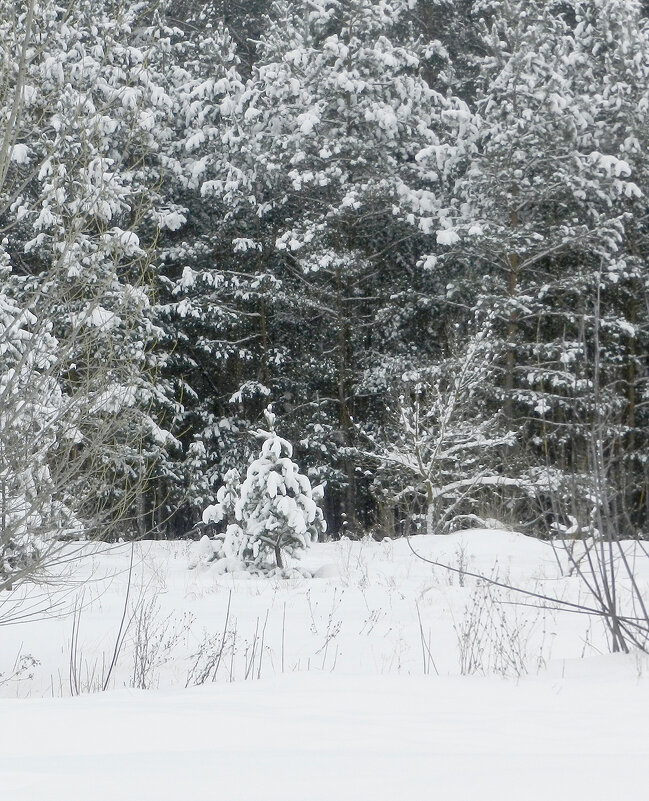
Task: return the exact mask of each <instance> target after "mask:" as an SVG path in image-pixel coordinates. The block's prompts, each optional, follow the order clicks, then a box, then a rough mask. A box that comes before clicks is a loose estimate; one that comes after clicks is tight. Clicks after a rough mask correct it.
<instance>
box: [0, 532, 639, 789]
mask: <svg viewBox="0 0 649 801" xmlns="http://www.w3.org/2000/svg"><path fill="white" fill-rule="evenodd" d="M412 544H413V547H414V548H416V550H417V551H418V552H420V553H421V554H422V555H424V556H425V557H427V558H431V559H433V560H435V561H440V562H443V563H445V564H449V565H451V566H453V567H456V568H460V569H464V570H469V571H472V572H477V573H483V574H486V575H492V576H498V577H499V578H500V579H501V580H504V581H505V582H510V583H512V584H514V585H517V586H518V585H520V586H524V587H526V588H528V589H533V590H537V591H540V592H542V593H545V594H548V595H552V596H553V597H557V598H562V599H565V600H578V599H581V600H587V598H586V596H585V594H584V589H583V586H582V584H581V582H580V581H579V579H578V578H577V577H576V576H568V575H565V574H566V572H567V571H566V570H565V564H566V559H565V554H563V553H562V552H561V550H556V549H553V547H552V546H551V545H549V544H548V543H543V542H539V541H536V540H532V539H528V538H526V537H523V536H521V535H519V534H514V533H508V532H502V531H469V532H462V533H459V534H455V535H451V536H448V537H417V538H415V539H413V541H412ZM87 551H88V553H87V556H86V558H85V559H84V560H83V561H82V562H77V561H72V562H71V563H70V565H68V566H66V567H65V568H64V570H63V572H64V574H65V575H64V576H63V577H62V579H61V582H57V583H55V584H54V585H53V586H52V587H51V588H49V589H47V590H43V589H42V588H41V589H39V590H38V591H36V590H32V591H30V592H28V593H27V594H26V596H23V595H22V594H21V593H14V594H10V593H4V594H3V597H2V598H0V616H2V618H3V619H4V622H5V623H7V625H4V626H2V628H0V638H1V642H2V649H1V652H0V672H1V673H3V674H4V677H3V679H2V680H0V681H2V682H3V683H2V684H0V694H1V695H2V696H3V698H2V700H0V724H1V725H0V777H1V782H0V786H1V787H2V792H1V793H0V798H2V799H3V801H4V799H5V798H6V799H14V798H16V799H18V798H20V799H21V801H23V800H25V801H27V800H28V799H34V801H56V799H66V801H76V799H84V801H92V799H102V801H103V800H105V801H109V799H110V801H130V799H134V800H135V799H138V801H146V800H148V799H151V801H163V800H164V799H174V801H181V800H182V801H184V800H185V799H187V801H208V799H219V800H220V799H223V801H234V800H235V799H250V801H257V800H259V801H272V800H273V799H282V801H292V799H295V800H296V801H297V800H298V799H299V800H300V801H309V800H310V799H313V800H314V801H315V799H327V801H346V800H347V799H349V801H360V800H361V799H372V801H380V799H390V801H393V800H394V799H404V800H405V801H410V800H411V799H412V800H413V801H414V799H430V798H436V797H439V798H440V799H443V800H444V801H449V800H450V799H458V801H460V800H461V801H474V799H475V801H479V800H482V799H491V798H493V799H496V798H497V799H499V801H506V800H507V799H517V801H518V799H525V800H526V801H531V800H532V799H544V801H545V800H546V799H547V798H552V799H555V801H563V799H566V801H567V800H568V799H569V800H570V801H577V800H578V799H582V798H583V799H588V800H589V801H593V800H594V799H607V800H608V799H610V798H611V797H613V796H616V797H619V798H624V799H626V801H629V799H638V801H644V799H646V798H647V797H648V796H647V793H648V792H649V791H648V790H647V778H648V777H649V770H648V768H649V725H647V720H649V682H648V680H647V677H648V676H649V661H647V659H646V658H645V657H641V656H638V655H629V656H620V655H615V656H612V655H608V654H607V653H606V651H607V648H606V639H605V635H604V631H603V628H602V625H601V622H599V621H598V620H597V619H593V618H591V617H588V616H584V615H579V614H573V613H566V612H557V611H553V610H549V609H546V610H541V609H538V608H532V607H530V606H526V605H520V604H519V603H513V601H521V600H524V599H521V597H520V596H517V595H515V594H514V593H513V592H511V591H508V590H504V589H489V588H487V587H485V586H484V585H483V584H480V583H479V582H476V580H475V579H474V578H472V577H470V576H466V575H464V576H460V575H458V574H454V573H452V572H449V571H446V570H444V569H442V568H439V567H434V566H432V565H430V564H428V563H426V562H424V561H421V560H418V559H417V558H416V557H415V556H414V555H413V553H412V551H411V550H410V548H409V546H408V543H407V542H406V541H405V540H397V541H387V540H386V541H383V542H372V541H363V542H350V541H343V542H340V543H328V544H322V545H316V546H314V547H313V548H312V549H311V550H310V552H309V553H308V554H307V556H306V558H305V560H304V561H303V565H304V566H306V567H308V568H309V569H310V570H311V571H312V572H314V573H315V576H316V577H314V578H303V577H296V578H292V579H279V578H260V577H255V578H251V577H244V576H241V575H235V576H232V575H228V574H225V575H221V574H219V573H218V571H217V570H216V569H215V568H214V566H209V565H202V564H199V565H198V566H197V567H196V568H195V569H193V570H189V569H188V567H187V565H188V563H191V562H192V561H196V555H197V552H199V551H200V548H199V546H197V545H192V544H190V543H178V542H176V543H154V542H144V543H138V544H137V545H135V546H134V548H133V550H131V546H128V545H121V546H117V547H111V548H105V547H104V548H99V547H98V546H92V547H89V548H88V549H87ZM131 556H132V557H133V571H132V575H131V580H130V590H129V591H128V593H127V584H128V581H129V570H128V568H129V564H130V561H131ZM645 561H647V560H646V559H644V560H643V561H642V562H640V563H639V567H638V576H639V579H640V582H641V583H642V584H643V585H645V586H646V585H647V584H649V570H647V569H646V566H645V564H644V562H645ZM25 612H29V613H30V619H29V620H28V622H24V623H20V622H17V621H15V620H14V622H13V623H11V624H9V619H10V618H14V619H16V618H18V617H19V616H20V615H21V614H23V613H25ZM122 619H124V623H123V625H122V626H121V634H120V623H121V621H122ZM29 657H32V658H33V659H34V660H37V662H36V663H35V664H32V661H31V659H29ZM113 662H114V665H113V667H112V669H111V664H112V663H113ZM20 668H23V669H22V670H21V669H20ZM104 685H106V686H107V691H106V692H95V691H97V690H100V689H101V688H102V687H103V686H104ZM145 690H146V691H145ZM77 695H78V696H79V697H70V696H77Z"/></svg>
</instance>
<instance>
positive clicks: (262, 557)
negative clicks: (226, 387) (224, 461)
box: [226, 413, 326, 569]
mask: <svg viewBox="0 0 649 801" xmlns="http://www.w3.org/2000/svg"><path fill="white" fill-rule="evenodd" d="M266 419H267V421H268V422H269V423H270V425H271V430H270V431H264V430H260V431H258V435H259V436H260V437H262V438H263V443H262V446H261V452H260V454H259V456H258V457H257V459H255V460H254V461H253V462H252V463H251V465H250V466H249V467H248V471H247V473H246V478H245V479H244V481H243V483H242V484H241V488H240V497H239V499H238V500H237V502H236V504H235V518H236V524H235V526H229V527H228V530H227V533H226V547H229V549H230V550H232V544H230V543H229V542H228V540H235V539H236V537H237V535H238V536H239V538H240V539H239V541H238V543H237V544H236V551H237V555H238V556H240V557H241V558H242V559H243V561H244V562H245V563H246V564H247V565H249V566H254V567H259V568H268V567H269V566H271V565H273V564H274V565H275V566H276V567H277V568H279V569H282V568H284V567H285V564H284V556H283V555H284V554H288V555H290V556H294V557H296V556H299V555H300V553H301V551H303V550H304V549H305V548H308V547H309V545H310V544H311V542H312V541H314V540H317V539H318V538H320V537H321V536H322V535H323V534H324V533H325V531H326V524H325V521H324V518H323V515H322V510H321V509H320V508H319V506H318V501H319V500H320V499H321V498H322V494H323V492H322V487H316V488H312V487H311V482H310V481H309V479H308V478H307V477H306V476H305V475H304V474H302V473H300V471H299V468H298V466H297V464H296V463H295V462H294V461H293V459H292V457H293V448H292V446H291V444H290V443H289V442H287V441H286V440H285V439H282V438H281V437H279V436H278V435H277V434H276V433H275V431H274V430H273V429H272V426H273V423H274V418H273V415H271V414H270V413H267V415H266ZM237 527H238V531H236V530H235V529H236V528H237Z"/></svg>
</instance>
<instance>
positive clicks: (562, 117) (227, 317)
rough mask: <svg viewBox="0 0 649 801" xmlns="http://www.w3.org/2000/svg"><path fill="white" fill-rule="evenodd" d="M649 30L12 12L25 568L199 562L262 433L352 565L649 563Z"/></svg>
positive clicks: (237, 7) (419, 12)
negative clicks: (369, 546) (228, 478)
mask: <svg viewBox="0 0 649 801" xmlns="http://www.w3.org/2000/svg"><path fill="white" fill-rule="evenodd" d="M19 5H20V6H21V8H18V6H19ZM646 5H647V4H644V5H643V4H641V3H638V2H635V0H574V1H573V2H549V1H546V0H454V1H451V0H421V1H420V2H418V1H417V0H378V2H369V1H368V0H344V1H341V2H337V0H322V2H311V0H281V1H280V2H268V0H250V2H245V3H243V2H242V3H235V2H230V0H223V2H218V1H216V0H215V2H209V3H207V4H205V3H201V2H195V1H194V2H189V1H187V2H171V1H170V2H160V3H156V4H153V5H152V4H150V3H147V2H145V3H135V2H118V0H71V2H68V3H62V4H61V5H60V6H59V5H58V4H56V3H54V4H53V3H49V2H40V0H31V1H30V2H28V3H25V4H4V6H3V7H2V9H1V10H0V54H1V57H2V74H1V85H0V125H1V126H2V127H1V129H0V137H1V138H0V228H1V233H0V236H1V237H2V240H1V244H0V278H1V281H2V283H1V284H0V359H2V375H1V377H0V401H1V410H0V417H1V420H0V423H1V424H2V433H1V434H0V485H1V490H2V492H1V497H2V501H1V503H2V532H3V535H2V542H3V547H4V549H5V552H6V553H9V552H10V550H11V548H17V547H18V546H17V542H18V540H19V539H20V537H21V536H22V533H23V532H25V531H27V530H30V531H31V532H32V533H33V532H34V531H35V530H36V531H39V532H40V533H41V534H42V535H43V536H46V535H48V534H49V533H51V532H52V531H57V532H59V533H61V532H62V531H63V532H66V533H70V532H76V533H80V532H84V533H87V532H95V533H96V534H99V535H100V536H111V537H113V536H134V535H137V536H145V535H146V536H156V537H177V536H183V535H186V534H187V533H188V532H190V531H192V530H193V529H194V527H195V526H196V525H197V523H199V521H200V520H201V514H202V511H203V509H205V507H207V506H208V505H209V504H210V503H212V502H213V500H214V497H215V495H216V491H217V489H218V488H219V487H220V486H221V484H222V483H223V477H224V475H225V474H226V472H227V471H228V470H230V469H231V468H235V467H236V468H237V469H239V471H240V472H245V469H246V465H247V464H248V462H249V460H250V458H251V456H253V455H254V454H255V453H256V452H257V451H258V438H257V436H256V432H257V431H258V429H259V428H260V427H262V428H263V425H264V423H263V419H264V418H263V412H264V410H265V409H266V408H267V407H268V406H269V405H272V410H273V412H274V414H275V416H276V423H275V424H276V428H277V430H278V431H279V433H280V434H281V436H282V437H284V438H286V439H287V440H289V441H291V442H292V443H293V445H294V448H295V451H294V453H295V458H296V459H297V460H298V461H299V463H300V465H301V466H302V468H303V469H304V471H305V472H307V473H308V474H309V476H310V478H311V481H312V483H313V484H319V483H322V482H326V492H325V500H324V508H325V518H326V520H327V523H328V530H329V532H330V534H332V535H334V536H339V535H341V534H346V535H348V536H357V535H362V534H363V533H365V532H367V531H370V530H371V531H372V532H374V533H375V534H376V535H377V536H385V535H388V536H393V535H398V534H403V533H412V532H415V531H418V530H424V529H425V530H429V531H436V532H444V531H448V530H451V529H453V528H458V527H462V526H466V525H474V524H476V523H479V524H487V525H489V524H490V521H491V520H498V521H499V522H500V523H501V524H505V525H511V526H515V527H518V528H519V529H521V530H523V531H526V532H529V533H534V534H536V535H539V536H548V535H551V534H552V533H553V532H558V531H564V532H565V531H568V532H573V533H576V532H578V531H580V530H581V531H591V532H592V531H593V530H597V531H599V532H600V533H602V534H604V535H605V534H606V530H605V529H606V527H610V528H611V530H612V529H614V530H615V531H616V533H618V534H620V535H624V536H647V535H649V519H648V518H649V465H648V456H649V450H648V434H649V384H648V377H649V356H648V354H649V350H648V340H649V266H648V265H649V262H648V259H649V239H648V236H647V235H648V233H649V218H648V211H649V201H648V195H649V125H648V124H647V122H648V117H649V27H648V25H647V22H646V19H645V17H646V12H647V8H646V7H645V6H646ZM23 6H24V7H23ZM602 529H604V530H602Z"/></svg>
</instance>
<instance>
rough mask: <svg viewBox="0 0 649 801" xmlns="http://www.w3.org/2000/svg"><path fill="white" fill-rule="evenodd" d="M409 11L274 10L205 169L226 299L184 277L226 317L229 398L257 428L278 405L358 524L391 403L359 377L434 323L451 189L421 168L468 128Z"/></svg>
mask: <svg viewBox="0 0 649 801" xmlns="http://www.w3.org/2000/svg"><path fill="white" fill-rule="evenodd" d="M407 10H408V4H405V3H401V2H397V0H390V2H382V3H370V2H365V0H363V1H362V2H361V1H360V0H357V1H356V2H352V3H345V4H343V3H336V2H330V3H325V4H322V5H320V6H314V5H309V4H304V3H301V2H282V3H276V4H273V8H272V15H271V19H270V20H269V24H268V26H267V30H266V32H265V34H264V36H263V37H262V38H261V40H260V42H259V43H258V47H257V60H256V63H255V65H254V68H253V71H252V75H251V76H250V78H249V79H248V80H247V81H246V82H245V86H244V88H243V91H239V90H237V92H236V93H235V95H234V100H235V101H236V102H235V103H234V104H233V105H229V106H228V108H227V111H228V113H227V115H225V114H223V113H222V115H221V130H222V135H221V140H220V145H219V144H218V143H217V142H214V143H211V145H210V147H209V148H208V149H207V151H206V152H205V156H204V157H202V158H201V159H200V163H198V162H197V173H196V175H197V177H198V178H200V179H201V194H202V196H203V199H202V206H201V208H202V209H203V210H204V209H206V208H210V205H211V207H212V208H213V209H214V213H213V214H214V226H212V228H211V230H212V231H213V232H216V233H214V234H213V235H212V240H211V242H210V247H211V248H212V256H211V261H212V263H213V264H214V265H216V266H215V267H211V268H210V271H209V280H210V282H211V286H212V287H215V288H216V291H211V288H210V286H208V285H207V281H206V278H207V276H205V275H204V274H203V275H196V274H192V273H186V281H185V285H184V289H185V291H184V292H181V293H180V295H179V296H180V297H182V298H183V300H182V301H181V304H180V306H179V308H183V309H188V308H193V307H194V304H192V305H191V306H189V305H187V301H186V300H185V298H190V299H191V297H192V294H193V293H196V294H198V295H200V294H201V293H202V294H203V296H204V297H208V298H209V297H213V298H215V300H216V302H212V303H211V304H210V309H211V311H209V312H207V313H209V314H212V315H214V314H215V313H216V314H219V313H220V316H221V318H222V319H221V321H218V322H219V326H220V327H219V328H217V329H213V330H216V331H219V333H220V332H221V331H223V334H221V336H219V337H218V338H217V337H216V336H213V337H212V338H209V337H206V338H205V341H206V342H207V343H209V342H210V339H212V341H213V342H214V344H215V345H216V346H217V347H218V348H219V349H220V350H221V351H223V350H224V349H225V348H226V347H227V346H228V340H230V342H231V343H232V344H233V345H235V346H236V347H235V349H234V352H235V353H236V356H237V359H236V362H237V367H238V370H239V375H238V376H237V374H236V373H233V372H230V370H229V369H228V370H224V371H223V372H222V373H221V376H220V378H221V379H222V381H219V382H218V383H219V385H221V386H223V385H225V387H229V388H230V389H229V391H230V393H231V395H230V396H231V397H236V398H240V399H241V398H246V397H247V401H246V406H245V407H244V409H245V410H247V411H246V414H247V416H248V417H249V419H254V417H255V416H256V414H258V411H259V405H260V404H261V403H266V402H267V397H266V394H267V393H268V392H271V393H272V396H273V399H275V400H276V402H277V403H278V404H279V405H278V407H277V408H278V410H279V411H282V412H283V413H284V415H285V417H284V425H286V426H289V427H290V430H291V431H292V433H293V436H294V438H297V437H298V436H299V437H300V438H301V439H300V444H301V446H302V447H306V448H308V450H309V454H308V456H309V459H310V460H311V461H313V463H315V461H316V457H317V458H318V459H320V460H322V456H323V454H325V455H326V456H327V461H328V462H329V464H330V468H329V473H328V475H327V476H326V477H327V479H328V481H329V487H330V493H329V494H330V497H331V495H332V494H335V492H336V491H337V492H338V495H339V499H340V506H342V508H343V510H344V514H345V516H346V518H347V520H348V522H353V520H354V518H355V517H356V516H357V514H358V508H359V506H360V505H362V503H360V502H359V499H358V497H357V496H356V492H355V486H354V485H355V484H356V482H357V476H358V454H357V450H356V443H355V441H354V439H355V428H354V425H353V419H354V417H355V416H356V415H358V414H359V413H361V414H362V416H363V417H364V418H366V419H368V420H369V418H370V417H371V416H372V414H371V411H370V407H373V406H378V405H380V400H379V396H380V394H381V392H382V391H383V392H384V391H385V381H384V382H383V384H382V385H381V384H380V382H377V381H376V380H375V378H376V376H377V375H378V374H379V373H380V372H381V370H380V369H377V370H376V372H375V373H374V375H373V376H372V378H371V380H368V381H367V382H366V383H365V384H364V385H363V386H362V387H359V386H358V383H357V376H358V375H359V373H360V372H362V371H364V370H365V369H366V368H367V369H368V370H370V369H371V368H372V367H377V366H378V365H380V364H381V363H382V362H383V361H384V360H385V358H386V355H387V354H386V350H388V349H389V348H396V349H397V350H401V353H400V354H399V355H400V356H403V355H404V352H405V350H407V348H403V347H402V346H401V345H400V343H399V341H398V340H399V337H398V336H397V331H398V329H399V328H400V327H401V334H402V335H403V331H404V330H405V328H406V327H410V329H412V330H414V329H416V328H417V327H418V326H419V324H420V323H421V322H422V319H423V318H426V322H424V325H432V323H431V321H432V320H433V319H434V312H435V309H434V308H432V305H431V304H430V303H429V304H428V306H427V307H425V306H424V304H422V303H421V302H420V301H421V299H422V297H423V296H427V297H428V298H430V296H431V294H432V293H431V292H430V291H428V290H429V289H430V287H428V286H427V287H426V291H424V290H423V288H422V287H418V288H417V289H418V291H417V290H416V289H413V283H414V282H413V280H412V279H413V275H414V272H413V267H414V264H416V262H417V260H418V258H419V256H420V255H421V253H422V251H423V250H424V245H423V241H424V240H425V238H426V236H427V235H428V233H429V232H430V230H431V229H432V228H434V227H435V226H436V225H437V224H438V223H437V222H436V220H437V217H436V215H437V211H438V206H439V202H438V197H437V193H436V191H435V187H434V183H435V181H437V180H438V173H437V172H436V171H434V170H431V169H429V167H428V166H424V165H423V164H421V163H420V162H418V161H417V160H416V158H415V156H416V154H417V153H418V152H419V151H421V150H422V148H424V147H426V146H437V145H439V148H440V164H442V163H443V162H444V160H445V147H446V144H447V143H448V142H449V141H454V140H455V139H456V138H457V130H458V128H459V127H460V126H461V125H462V119H463V105H462V104H461V103H459V101H456V100H454V99H453V98H451V97H449V96H448V94H447V91H446V89H447V87H445V86H444V87H442V88H443V91H440V90H438V89H433V88H431V86H430V85H429V84H428V83H427V81H426V79H425V77H424V75H425V74H426V75H428V74H429V73H430V63H429V62H431V61H432V60H433V56H440V54H441V56H442V58H441V60H442V61H443V60H444V59H443V55H444V54H443V48H441V47H440V46H439V44H438V43H433V44H432V45H430V46H429V47H423V46H420V44H418V43H416V42H414V40H413V37H412V36H411V32H410V31H409V29H408V22H407V14H406V12H407ZM438 71H439V72H440V74H441V72H442V71H441V70H438ZM439 83H440V86H441V84H443V80H442V79H441V78H440V80H439ZM221 109H222V111H223V105H222V106H221ZM198 152H200V151H198ZM199 168H200V169H199ZM440 169H441V168H440ZM228 248H229V250H230V253H229V254H228ZM228 265H230V269H228ZM417 275H421V273H417ZM426 282H428V283H429V282H430V274H427V275H426ZM179 287H180V284H179ZM219 299H220V301H221V302H220V303H219ZM387 306H389V307H390V309H388V308H384V307H387ZM215 310H216V311H215ZM224 310H226V311H227V312H228V314H224V313H223V311H224ZM237 311H238V315H237ZM202 314H203V315H205V312H203V313H202ZM237 318H238V327H236V328H235V327H234V326H232V327H231V329H230V331H228V329H227V328H224V327H223V325H224V324H227V323H228V322H237ZM396 318H398V321H395V320H396ZM192 324H193V321H190V320H189V317H188V318H187V325H192ZM384 330H386V331H389V335H388V336H384V335H383V333H384ZM224 334H225V335H224ZM430 339H431V340H434V337H431V338H430ZM427 340H428V338H427ZM242 354H243V355H242ZM233 378H236V379H237V384H233V382H232V379H233ZM242 379H245V380H243V381H242ZM370 384H371V388H370ZM240 390H241V391H240ZM361 396H362V397H363V399H362V400H361V399H360V398H361ZM377 401H379V402H378V403H377Z"/></svg>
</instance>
